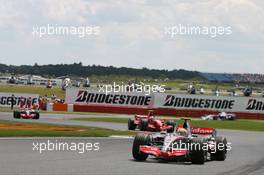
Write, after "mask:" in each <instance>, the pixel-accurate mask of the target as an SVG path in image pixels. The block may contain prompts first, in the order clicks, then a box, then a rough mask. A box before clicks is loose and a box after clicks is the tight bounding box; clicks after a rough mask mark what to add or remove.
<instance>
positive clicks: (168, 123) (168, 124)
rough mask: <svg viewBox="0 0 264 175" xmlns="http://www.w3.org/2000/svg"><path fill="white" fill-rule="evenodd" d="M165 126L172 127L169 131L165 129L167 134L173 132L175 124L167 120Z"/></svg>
mask: <svg viewBox="0 0 264 175" xmlns="http://www.w3.org/2000/svg"><path fill="white" fill-rule="evenodd" d="M166 125H167V126H172V127H171V128H170V129H167V132H168V133H173V132H174V130H175V126H176V123H175V122H174V121H173V120H167V121H166Z"/></svg>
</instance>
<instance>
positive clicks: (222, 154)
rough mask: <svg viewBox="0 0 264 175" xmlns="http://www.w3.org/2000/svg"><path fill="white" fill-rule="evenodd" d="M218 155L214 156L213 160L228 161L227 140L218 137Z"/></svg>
mask: <svg viewBox="0 0 264 175" xmlns="http://www.w3.org/2000/svg"><path fill="white" fill-rule="evenodd" d="M215 140H216V153H215V154H213V155H212V156H213V158H214V159H215V160H218V161H224V160H225V159H226V152H227V150H226V144H227V141H226V138H222V137H216V138H215Z"/></svg>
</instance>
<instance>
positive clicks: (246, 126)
mask: <svg viewBox="0 0 264 175" xmlns="http://www.w3.org/2000/svg"><path fill="white" fill-rule="evenodd" d="M73 120H83V121H95V122H115V123H127V119H126V118H110V117H98V118H96V117H92V118H75V119H73ZM175 120H176V121H177V123H178V125H182V124H183V121H182V120H179V119H175ZM191 125H192V126H196V127H211V128H216V129H231V130H245V131H264V121H262V120H243V119H241V120H235V121H204V120H192V121H191Z"/></svg>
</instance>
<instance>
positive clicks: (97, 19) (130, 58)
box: [0, 0, 264, 73]
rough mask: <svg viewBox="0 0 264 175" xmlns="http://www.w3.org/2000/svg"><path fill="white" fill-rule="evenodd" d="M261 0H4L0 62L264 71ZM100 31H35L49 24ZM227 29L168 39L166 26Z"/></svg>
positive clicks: (0, 11) (0, 9)
mask: <svg viewBox="0 0 264 175" xmlns="http://www.w3.org/2000/svg"><path fill="white" fill-rule="evenodd" d="M263 2H264V1H263V0H199V1H198V0H65V1H64V0H23V1H21V0H0V4H1V5H0V63H5V64H15V65H21V64H34V63H35V62H37V63H38V64H57V63H73V62H82V63H83V64H84V65H88V64H97V65H98V64H100V65H113V66H118V67H120V66H126V67H137V68H141V67H148V68H157V69H170V70H171V69H187V70H198V71H204V72H237V73H244V72H247V73H264V68H263V67H264V3H263ZM48 24H49V25H54V26H55V25H57V26H75V27H78V26H99V27H100V34H99V35H93V36H86V37H83V38H80V37H78V36H75V35H67V36H66V35H64V36H61V35H45V36H43V37H39V36H37V35H35V34H33V33H34V32H33V28H34V27H39V26H47V25H48ZM179 24H182V25H190V26H207V27H210V26H223V27H228V26H230V27H231V29H232V34H230V35H221V36H217V37H214V38H212V37H211V36H209V35H177V36H175V37H174V38H170V37H169V36H167V35H165V32H164V31H165V30H164V29H165V28H166V27H168V26H178V25H179Z"/></svg>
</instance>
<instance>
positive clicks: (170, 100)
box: [66, 88, 264, 114]
mask: <svg viewBox="0 0 264 175" xmlns="http://www.w3.org/2000/svg"><path fill="white" fill-rule="evenodd" d="M66 103H68V104H78V105H87V104H89V105H96V106H100V105H103V106H118V107H122V106H124V107H139V108H141V107H148V108H165V109H176V110H177V109H186V110H188V109H190V110H209V111H220V112H222V111H225V112H247V113H259V114H264V98H250V97H231V96H219V97H217V96H206V95H190V94H165V93H155V94H151V95H145V94H144V93H109V94H105V93H100V92H98V91H96V90H93V91H91V90H87V89H78V88H68V89H67V90H66Z"/></svg>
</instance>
